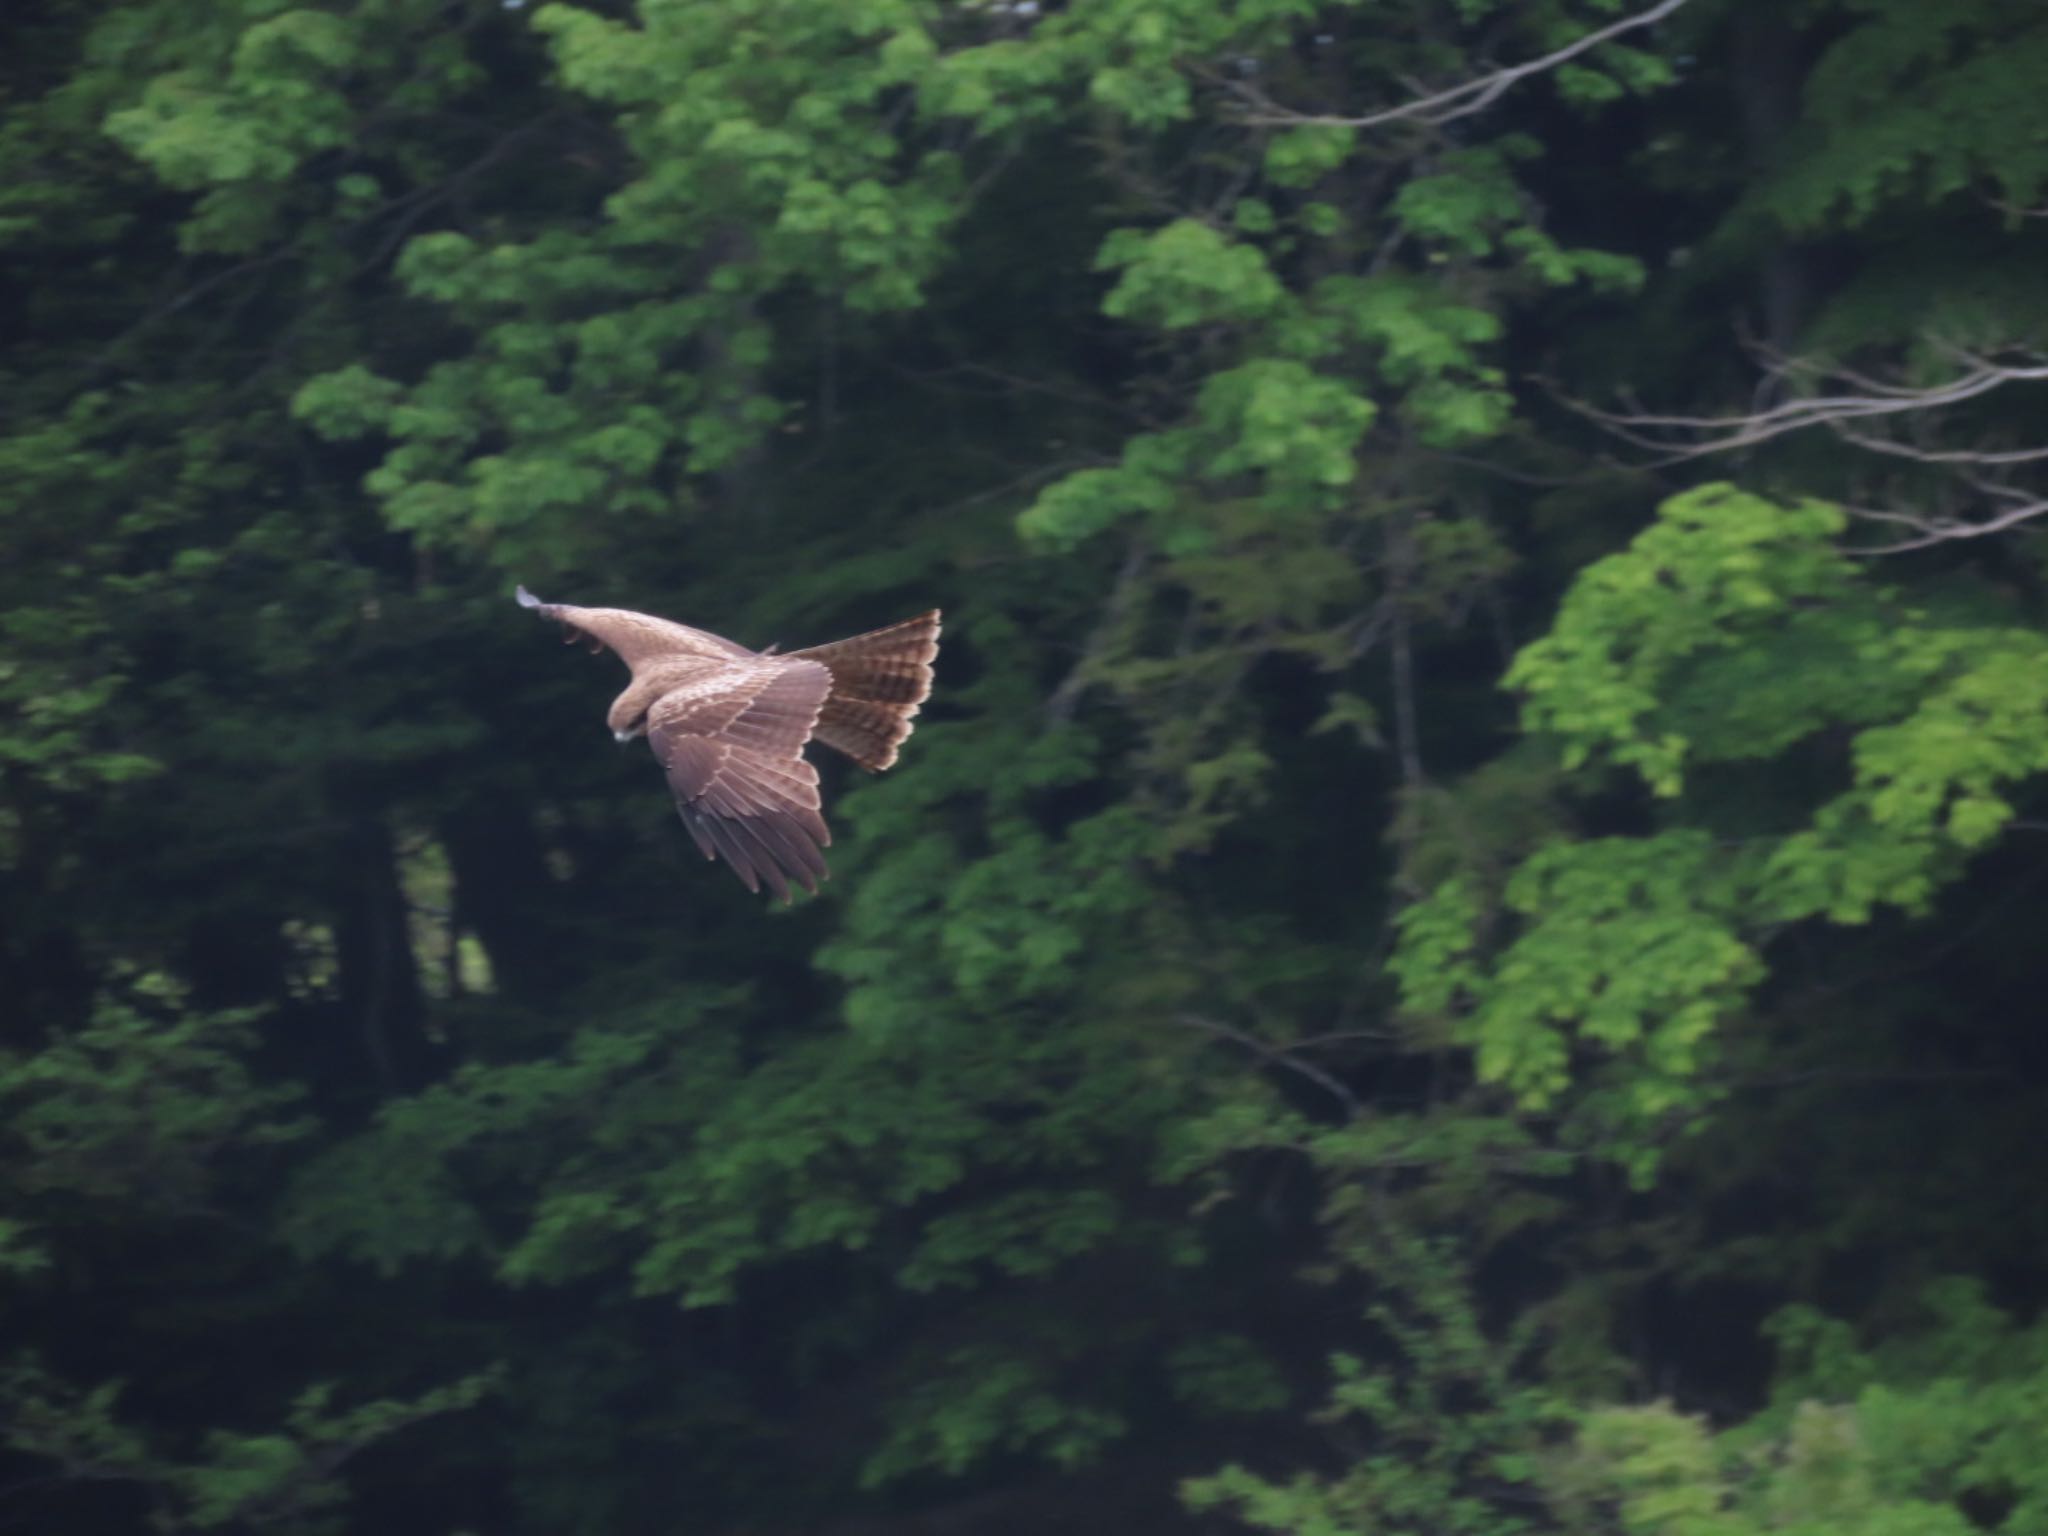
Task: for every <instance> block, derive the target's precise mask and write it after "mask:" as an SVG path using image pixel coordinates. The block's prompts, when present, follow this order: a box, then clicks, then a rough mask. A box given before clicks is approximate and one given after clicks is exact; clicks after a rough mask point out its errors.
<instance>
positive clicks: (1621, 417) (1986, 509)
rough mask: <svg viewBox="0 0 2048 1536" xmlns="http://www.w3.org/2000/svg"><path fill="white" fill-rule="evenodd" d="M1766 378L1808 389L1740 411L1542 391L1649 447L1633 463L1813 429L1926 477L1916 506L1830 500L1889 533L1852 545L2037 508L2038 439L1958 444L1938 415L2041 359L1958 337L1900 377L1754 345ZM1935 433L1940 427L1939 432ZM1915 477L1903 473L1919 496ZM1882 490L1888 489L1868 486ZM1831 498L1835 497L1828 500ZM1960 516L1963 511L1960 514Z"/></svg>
mask: <svg viewBox="0 0 2048 1536" xmlns="http://www.w3.org/2000/svg"><path fill="white" fill-rule="evenodd" d="M1754 350H1755V351H1756V352H1757V353H1758V355H1759V356H1760V358H1761V359H1762V361H1763V367H1764V376H1765V379H1766V381H1767V382H1773V383H1776V384H1778V385H1780V386H1787V387H1791V386H1796V387H1798V388H1801V389H1804V390H1807V391H1809V392H1808V393H1804V394H1801V395H1799V396H1797V397H1796V398H1792V399H1787V400H1784V401H1783V402H1781V403H1780V404H1777V405H1774V406H1770V407H1768V408H1765V409H1760V410H1755V411H1751V412H1748V413H1747V414H1741V415H1727V416H1688V415H1678V414H1663V413H1657V412H1650V411H1634V412H1621V411H1609V410H1603V409H1601V408H1599V407H1597V406H1593V405H1590V404H1588V403H1586V402H1585V401H1581V400H1573V399H1570V398H1568V397H1566V396H1564V395H1562V394H1559V393H1557V392H1556V391H1553V394H1554V395H1555V396H1556V398H1557V399H1558V401H1559V403H1560V404H1562V405H1564V406H1565V407H1566V408H1567V409H1569V410H1572V411H1574V412H1576V413H1577V414H1579V415H1581V416H1583V417H1585V418H1586V419H1588V420H1589V421H1592V422H1594V423H1596V424H1598V425H1599V426H1600V427H1601V428H1602V429H1603V430H1604V431H1606V432H1608V433H1610V434H1611V435H1613V436H1615V437H1617V438H1619V439H1621V441H1623V442H1625V443H1628V444H1629V445H1631V446H1632V447H1636V448H1640V449H1643V450H1644V451H1646V452H1647V453H1650V454H1652V455H1654V456H1655V457H1653V458H1652V459H1651V460H1649V461H1648V462H1647V463H1645V464H1644V465H1643V466H1642V467H1644V468H1660V467H1665V466H1669V465H1672V464H1680V463H1685V462H1688V461H1691V460H1695V459H1702V458H1707V457H1710V456H1712V455H1715V454H1723V453H1734V452H1739V451H1741V450H1744V449H1748V448H1754V447H1757V446H1760V445H1761V444H1764V443H1768V442H1771V441H1773V440H1775V439H1777V438H1780V437H1785V436H1787V435H1789V434H1791V433H1794V432H1803V431H1807V430H1809V429H1811V428H1814V427H1823V428H1826V429H1827V430H1828V431H1830V432H1832V433H1833V434H1834V435H1835V436H1836V437H1837V438H1839V439H1840V440H1841V441H1842V442H1844V443H1846V444H1847V445H1849V446H1850V447H1852V448H1855V449H1858V450H1860V451H1862V452H1865V453H1868V454H1871V455H1873V456H1875V457H1877V458H1881V459H1892V460H1897V461H1902V463H1903V464H1905V465H1908V466H1916V467H1917V468H1918V469H1920V470H1924V471H1927V472H1928V473H1930V474H1932V475H1934V476H1936V477H1937V478H1936V479H1935V480H1934V481H1933V482H1932V485H1933V488H1934V499H1935V500H1937V501H1938V502H1940V503H1943V505H1941V506H1939V507H1937V508H1934V509H1930V510H1925V511H1902V510H1898V509H1896V508H1888V507H1880V506H1868V505H1861V506H1859V505H1856V504H1854V503H1853V502H1848V501H1843V502H1841V505H1842V509H1843V510H1844V511H1845V512H1847V513H1848V514H1849V515H1850V516H1852V517H1854V518H1857V519H1859V520H1860V521H1863V522H1868V523H1875V524H1882V525H1884V526H1886V527H1888V528H1891V529H1894V530H1897V531H1898V536H1897V537H1895V538H1892V539H1891V540H1889V541H1887V542H1883V543H1877V544H1859V545H1856V546H1855V547H1854V550H1853V552H1854V553H1856V554H1859V555H1893V554H1904V553H1906V552H1908V551H1911V550H1916V549H1927V548H1930V547H1932V546H1934V545H1936V544H1945V543H1949V542H1952V541H1954V540H1958V539H1977V538H1983V537H1985V536H1986V535H1988V534H1994V533H2003V532H2005V531H2006V530H2008V529H2011V528H2016V527H2018V526H2020V525H2021V524H2024V523H2030V522H2033V521H2034V520H2035V519H2037V518H2041V517H2044V516H2048V488H2044V487H2043V486H2042V485H2041V484H2040V483H2039V478H2038V476H2037V477H2035V478H2034V479H2033V480H2031V481H2030V480H2029V479H2028V478H2027V470H2028V468H2029V466H2032V465H2037V464H2044V463H2048V443H2041V444H2024V445H2019V446H2012V445H2009V444H2008V443H2005V442H1998V441H1995V440H1992V441H1984V440H1980V441H1978V442H1975V443H1970V442H1967V441H1965V442H1960V443H1959V442H1958V441H1956V437H1957V428H1956V426H1955V423H1954V422H1953V420H1952V419H1951V418H1950V417H1949V416H1948V415H1946V414H1945V413H1947V412H1949V411H1951V410H1952V409H1953V408H1954V407H1956V406H1960V405H1963V404H1966V403H1968V402H1970V401H1978V400H1982V399H1984V398H1985V397H1986V396H1989V395H1991V394H1992V393H1994V392H1996V391H1999V390H2004V389H2009V388H2012V387H2014V386H2024V385H2028V384H2039V383H2042V382H2044V381H2048V359H2043V358H2042V356H2041V354H2039V353H2036V352H2021V351H2018V349H2014V351H2013V352H2011V353H2009V354H2007V357H2008V359H2009V360H2000V359H1998V358H1994V357H1988V356H1985V355H1984V354H1982V353H1980V352H1973V351H1969V350H1966V349H1963V348H1959V347H1948V348H1944V349H1942V350H1944V351H1946V352H1947V353H1948V354H1949V355H1951V356H1952V357H1953V358H1954V359H1955V361H1956V364H1957V370H1958V371H1957V372H1956V373H1955V375H1954V376H1953V377H1951V378H1949V379H1947V380H1944V381H1942V382H1940V383H1936V384H1902V383H1899V382H1896V381H1894V380H1890V379H1884V378H1880V377H1877V376H1875V375H1872V374H1870V373H1868V372H1865V371H1862V370H1859V369H1857V368H1853V367H1850V366H1849V365H1847V364H1843V363H1825V364H1823V363H1818V362H1814V361H1811V360H1801V359H1796V358H1786V357H1781V356H1777V355H1774V354H1772V353H1770V352H1768V351H1766V350H1765V349H1762V348H1756V349H1754ZM1944 434H1945V436H1944ZM1929 483H1930V482H1929V481H1928V480H1927V479H1926V477H1925V476H1922V477H1920V478H1919V479H1918V480H1916V481H1914V482H1912V484H1911V491H1912V494H1913V495H1914V496H1915V497H1916V498H1917V497H1924V496H1926V495H1927V493H1928V488H1929ZM1880 494H1881V495H1884V496H1885V499H1890V497H1889V495H1888V494H1886V492H1885V491H1884V490H1883V488H1882V487H1880ZM1837 500H1840V498H1837ZM1966 514H1968V515H1966Z"/></svg>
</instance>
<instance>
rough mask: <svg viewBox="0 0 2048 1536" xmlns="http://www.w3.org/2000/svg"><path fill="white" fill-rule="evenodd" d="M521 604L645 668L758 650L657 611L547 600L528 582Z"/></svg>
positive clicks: (520, 594)
mask: <svg viewBox="0 0 2048 1536" xmlns="http://www.w3.org/2000/svg"><path fill="white" fill-rule="evenodd" d="M518 598H519V606H520V607H522V608H531V609H532V610H533V611H534V612H535V613H537V614H539V615H540V616H541V617H542V618H544V619H553V620H554V621H555V622H556V623H557V624H559V625H561V626H562V630H563V634H564V637H565V638H566V639H569V640H572V641H574V640H581V641H583V642H584V643H585V644H587V645H588V646H589V647H590V648H591V649H592V650H593V651H595V650H599V649H601V648H602V647H604V646H610V647H611V648H612V649H613V650H614V651H616V652H617V653H618V656H619V660H621V661H623V662H624V663H625V664H626V665H627V666H629V667H632V668H634V669H635V670H636V671H637V670H638V669H639V667H640V664H641V663H642V662H646V661H653V660H656V659H658V658H660V657H664V656H719V657H730V658H732V659H733V660H735V661H738V660H741V659H743V658H745V657H749V656H752V655H753V654H754V653H753V652H752V651H750V650H748V649H747V648H746V647H745V646H744V645H739V644H736V643H735V642H733V641H731V640H728V639H726V638H725V637H724V636H723V635H714V634H712V633H711V631H710V630H708V629H692V628H690V626H689V625H687V624H678V623H676V622H674V621H673V620H672V619H658V618H656V617H655V616H654V615H653V614H651V613H636V612H634V611H633V610H632V609H630V608H579V607H577V606H576V605H575V604H574V603H544V602H542V601H541V600H540V599H539V598H537V597H535V596H534V595H533V594H532V593H531V592H529V591H527V590H526V588H524V587H521V588H520V589H519V591H518Z"/></svg>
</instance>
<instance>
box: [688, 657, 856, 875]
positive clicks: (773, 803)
mask: <svg viewBox="0 0 2048 1536" xmlns="http://www.w3.org/2000/svg"><path fill="white" fill-rule="evenodd" d="M831 686H832V678H831V674H830V673H829V672H827V671H826V670H825V668H824V667H823V666H821V665H819V664H818V663H816V662H807V661H794V660H789V659H781V658H778V659H777V660H775V661H772V662H755V663H752V664H749V665H747V666H744V667H739V668H735V670H734V672H733V674H732V675H731V676H730V677H729V678H726V679H720V680H719V681H718V682H717V683H716V684H713V685H709V686H699V687H696V688H692V689H689V690H686V691H679V692H678V693H676V694H672V695H670V696H669V697H668V698H665V699H663V700H661V701H660V702H659V703H658V704H656V705H655V707H654V709H653V711H652V712H651V713H650V715H649V718H648V728H647V739H648V741H649V743H650V744H651V745H652V746H653V748H654V754H655V756H656V757H657V758H659V759H660V760H661V765H662V767H663V768H664V769H665V770H666V771H667V773H668V782H669V788H670V789H671V790H673V791H674V793H675V797H676V809H677V810H678V811H679V812H681V814H682V818H683V825H684V826H685V827H686V828H688V830H689V833H690V836H691V838H692V839H693V840H694V841H695V842H696V844H697V847H698V849H699V850H700V851H701V852H702V853H703V855H704V856H705V857H706V858H707V859H710V858H722V859H724V860H725V861H726V863H728V864H730V865H731V866H732V867H733V872H734V873H735V874H737V875H738V876H739V877H740V879H741V880H742V881H743V882H744V883H745V884H746V887H747V889H748V890H750V891H758V890H759V889H760V888H761V885H762V883H763V882H764V881H765V882H766V883H767V885H768V887H769V889H770V890H772V891H774V892H775V894H776V895H778V896H780V897H781V898H782V899H783V900H785V901H787V900H789V897H790V891H789V882H790V881H792V880H794V881H795V882H797V883H798V884H799V885H802V886H803V887H804V888H805V889H806V890H809V891H816V890H817V888H818V882H819V881H820V880H822V879H824V878H825V877H826V874H827V870H826V867H825V856H824V854H823V852H822V851H821V850H822V849H823V848H825V847H827V846H829V845H830V843H831V841H832V834H831V832H830V830H829V829H828V828H827V827H826V825H825V818H824V816H823V815H822V814H821V812H820V809H819V798H818V771H817V769H815V768H813V767H812V766H811V765H810V763H808V762H807V761H805V759H804V756H803V748H804V743H805V742H807V741H808V740H810V736H811V731H812V729H813V728H814V727H815V726H816V724H817V720H818V711H819V710H820V709H821V708H823V706H824V703H825V697H826V694H827V693H828V692H830V690H831Z"/></svg>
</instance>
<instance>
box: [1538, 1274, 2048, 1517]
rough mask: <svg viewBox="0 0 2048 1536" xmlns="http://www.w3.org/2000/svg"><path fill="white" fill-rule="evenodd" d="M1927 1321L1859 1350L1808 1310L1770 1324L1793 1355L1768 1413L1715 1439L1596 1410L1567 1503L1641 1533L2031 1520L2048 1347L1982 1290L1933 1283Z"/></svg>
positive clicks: (2038, 1511)
mask: <svg viewBox="0 0 2048 1536" xmlns="http://www.w3.org/2000/svg"><path fill="white" fill-rule="evenodd" d="M1927 1310H1928V1312H1930V1313H1931V1314H1932V1318H1931V1326H1923V1327H1921V1328H1916V1329H1913V1330H1912V1331H1910V1332H1907V1333H1905V1334H1903V1335H1901V1336H1899V1337H1898V1338H1897V1339H1895V1340H1893V1341H1891V1342H1889V1343H1887V1344H1886V1345H1884V1346H1882V1347H1880V1348H1879V1349H1876V1350H1873V1351H1869V1352H1865V1351H1861V1350H1859V1349H1857V1348H1856V1347H1855V1346H1854V1344H1853V1343H1848V1342H1847V1341H1844V1340H1842V1339H1840V1337H1839V1334H1838V1330H1839V1329H1840V1326H1841V1325H1840V1324H1839V1323H1836V1322H1833V1321H1832V1320H1829V1319H1824V1318H1821V1317H1820V1316H1818V1315H1817V1314H1814V1313H1812V1312H1810V1311H1807V1310H1805V1309H1798V1310H1795V1311H1793V1312H1790V1313H1787V1314H1784V1315H1782V1316H1781V1317H1780V1318H1778V1319H1777V1320H1776V1325H1775V1331H1776V1333H1777V1336H1778V1338H1779V1340H1780V1342H1781V1344H1783V1345H1786V1346H1790V1347H1794V1348H1798V1346H1800V1345H1802V1344H1803V1345H1804V1348H1803V1349H1799V1350H1798V1353H1799V1354H1804V1353H1805V1350H1807V1349H1811V1348H1812V1347H1813V1346H1814V1345H1815V1344H1818V1343H1822V1342H1823V1341H1825V1343H1826V1345H1827V1352H1828V1355H1829V1359H1828V1363H1827V1364H1826V1366H1825V1367H1824V1368H1822V1369H1820V1370H1818V1371H1816V1369H1815V1364H1817V1363H1818V1362H1817V1361H1816V1362H1815V1363H1814V1364H1809V1363H1807V1360H1811V1359H1812V1357H1811V1356H1808V1357H1807V1360H1802V1359H1801V1358H1799V1357H1798V1354H1795V1357H1794V1358H1793V1359H1791V1360H1788V1361H1787V1362H1786V1369H1785V1374H1784V1383H1783V1385H1782V1386H1781V1387H1780V1389H1779V1401H1778V1402H1777V1404H1776V1405H1775V1406H1774V1407H1773V1408H1772V1409H1771V1410H1770V1411H1769V1412H1768V1413H1766V1414H1764V1415H1761V1416H1759V1418H1758V1419H1756V1420H1754V1421H1752V1422H1751V1423H1748V1424H1744V1425H1742V1426H1739V1427H1737V1428H1735V1429H1730V1430H1727V1431H1724V1432H1721V1433H1718V1434H1717V1433H1715V1432H1714V1431H1713V1430H1712V1429H1710V1428H1709V1427H1708V1426H1707V1425H1706V1424H1705V1423H1704V1422H1703V1421H1702V1420H1700V1419H1699V1418H1696V1417H1691V1416H1687V1415H1684V1414H1681V1413H1678V1412H1676V1411H1674V1410H1673V1409H1672V1408H1671V1407H1670V1406H1669V1405H1668V1404H1656V1405H1651V1406H1646V1407H1640V1408H1606V1409H1600V1410H1597V1411H1595V1412H1593V1413H1591V1414H1589V1415H1588V1416H1587V1417H1586V1420H1585V1422H1584V1424H1583V1425H1582V1427H1581V1428H1580V1431H1579V1434H1578V1438H1577V1443H1576V1445H1575V1447H1574V1452H1573V1456H1572V1459H1571V1461H1570V1462H1569V1463H1568V1464H1567V1465H1566V1467H1565V1468H1564V1469H1561V1477H1562V1482H1563V1486H1564V1488H1565V1489H1566V1490H1567V1491H1568V1496H1576V1497H1577V1498H1585V1497H1587V1496H1588V1495H1591V1496H1594V1497H1600V1498H1611V1499H1613V1500H1614V1501H1615V1504H1616V1508H1617V1513H1618V1515H1619V1522H1620V1526H1621V1529H1623V1530H1625V1531H1628V1532H1631V1533H1635V1532H1641V1533H1644V1536H1662V1533H1670V1536H1721V1533H1727V1536H1738V1533H1748V1532H1753V1531H1799V1532H1811V1533H1813V1536H1832V1533H1836V1532H1840V1533H1844V1536H1847V1533H1849V1532H1864V1531H1899V1532H1906V1531H1925V1532H1930V1533H1932V1532H1953V1533H1955V1536H1963V1533H1965V1532H1969V1531H1978V1530H1992V1531H2015V1532H2016V1531H2025V1530H2031V1529H2034V1528H2035V1526H2036V1525H2037V1523H2038V1522H2039V1520H2040V1519H2041V1517H2042V1512H2043V1510H2044V1508H2048V1481H2044V1478H2043V1473H2042V1467H2043V1461H2042V1455H2041V1453H2042V1449H2043V1445H2042V1428H2041V1412H2040V1405H2041V1401H2042V1394H2043V1392H2044V1391H2048V1352H2044V1339H2043V1336H2042V1330H2041V1328H2040V1326H2039V1325H2035V1326H2034V1327H2031V1328H2022V1327H2019V1326H2017V1325H2016V1324H2015V1323H2014V1322H2013V1320H2012V1319H2011V1318H2010V1317H2008V1316H2006V1315H2005V1314H2003V1313H2001V1312H1999V1311H1998V1310H1997V1309H1995V1308H1993V1307H1991V1306H1989V1305H1988V1304H1987V1303H1986V1302H1985V1300H1984V1298H1983V1294H1982V1291H1981V1288H1979V1287H1977V1286H1975V1285H1974V1284H1972V1283H1970V1282H1967V1281H1951V1282H1947V1283H1945V1284H1944V1285H1942V1286H1940V1287H1938V1288H1936V1289H1935V1290H1933V1291H1931V1292H1930V1293H1929V1295H1928V1297H1927Z"/></svg>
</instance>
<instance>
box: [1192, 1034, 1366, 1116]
mask: <svg viewBox="0 0 2048 1536" xmlns="http://www.w3.org/2000/svg"><path fill="white" fill-rule="evenodd" d="M1175 1022H1176V1023H1178V1024H1180V1025H1182V1026H1184V1027H1185V1028H1188V1029H1199V1030H1202V1031H1204V1032H1206V1033H1208V1034H1212V1035H1215V1036H1217V1037H1218V1038H1220V1039H1224V1040H1229V1041H1232V1042H1234V1043H1235V1044H1238V1045H1241V1046H1243V1047H1244V1048H1245V1049H1246V1050H1248V1051H1250V1052H1251V1053H1252V1054H1253V1055H1254V1056H1257V1057H1258V1058H1260V1059H1261V1060H1262V1061H1267V1062H1270V1063H1271V1064H1272V1065H1274V1066H1276V1067H1284V1068H1285V1069H1286V1070H1287V1071H1289V1072H1292V1073H1294V1074H1296V1075H1297V1076H1299V1077H1304V1078H1306V1079H1308V1081H1310V1082H1312V1083H1314V1084H1315V1085H1316V1086H1317V1087H1318V1088H1321V1089H1323V1090H1324V1091H1325V1092H1326V1093H1328V1094H1330V1095H1331V1097H1333V1098H1335V1099H1336V1101H1337V1102H1338V1103H1339V1104H1341V1105H1342V1106H1343V1108H1344V1118H1345V1119H1347V1120H1356V1119H1357V1118H1358V1116H1359V1112H1360V1106H1359V1102H1358V1095H1356V1094H1355V1093H1353V1092H1352V1091H1351V1090H1350V1089H1349V1088H1346V1087H1345V1086H1344V1085H1343V1083H1341V1082H1339V1081H1338V1080H1337V1079H1336V1078H1335V1077H1333V1076H1331V1075H1330V1074H1329V1073H1328V1072H1325V1071H1324V1070H1323V1069H1322V1068H1321V1067H1319V1066H1317V1065H1316V1064H1315V1063H1314V1062H1312V1061H1303V1060H1302V1059H1301V1058H1300V1057H1298V1056H1290V1055H1289V1054H1288V1053H1287V1052H1286V1051H1285V1050H1284V1049H1282V1048H1281V1047H1279V1046H1277V1045H1271V1044H1269V1043H1267V1042H1266V1041H1264V1040H1261V1039H1260V1038H1259V1037H1258V1036H1257V1035H1249V1034H1246V1033H1245V1032H1244V1031H1243V1030H1241V1029H1235V1028H1232V1027H1231V1026H1230V1025H1228V1024H1225V1023H1223V1022H1222V1021H1221V1020H1219V1019H1211V1018H1207V1017H1205V1016H1203V1015H1202V1014H1198V1013H1183V1014H1178V1015H1176V1016H1175Z"/></svg>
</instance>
